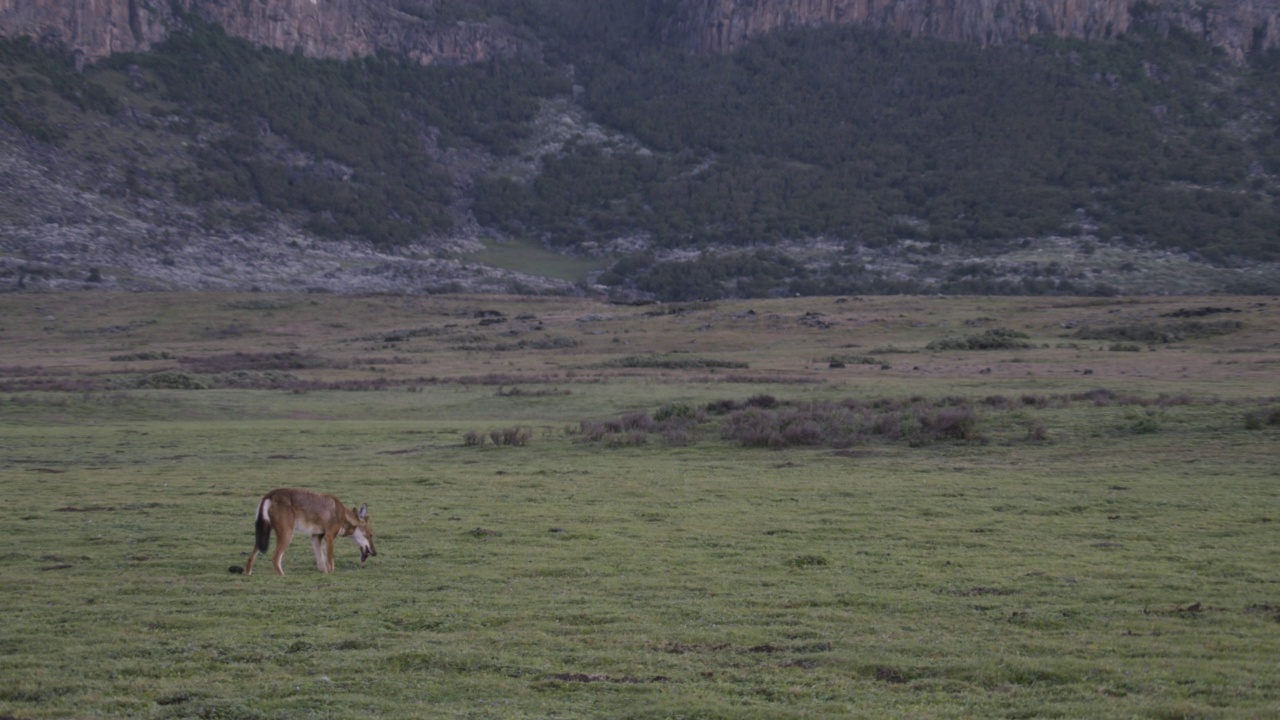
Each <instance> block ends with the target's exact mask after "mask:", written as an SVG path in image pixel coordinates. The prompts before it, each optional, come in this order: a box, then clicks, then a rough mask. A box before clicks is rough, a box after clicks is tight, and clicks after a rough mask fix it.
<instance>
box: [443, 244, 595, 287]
mask: <svg viewBox="0 0 1280 720" xmlns="http://www.w3.org/2000/svg"><path fill="white" fill-rule="evenodd" d="M482 242H483V243H484V248H485V249H484V250H483V251H482V252H479V253H476V254H474V255H470V256H468V257H469V258H470V259H471V260H473V261H475V262H477V263H480V264H482V265H489V266H492V267H496V268H502V269H504V270H514V271H516V272H523V273H528V274H530V275H541V276H544V277H549V278H555V279H557V280H565V281H568V282H585V281H586V279H587V275H588V273H590V272H591V271H593V270H601V269H603V268H604V266H605V263H604V262H603V261H600V260H590V259H581V258H575V257H569V256H567V255H561V254H560V253H557V252H552V251H551V250H548V249H546V248H545V247H543V246H542V245H540V244H538V243H536V242H532V241H528V240H506V241H502V242H499V241H496V240H484V241H482Z"/></svg>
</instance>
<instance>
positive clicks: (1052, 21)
mask: <svg viewBox="0 0 1280 720" xmlns="http://www.w3.org/2000/svg"><path fill="white" fill-rule="evenodd" d="M651 7H652V8H654V9H655V11H656V10H657V8H661V9H662V10H661V11H663V12H666V13H669V14H671V15H672V17H671V18H670V19H669V20H667V21H666V22H665V23H663V24H664V26H665V28H666V31H667V32H668V34H669V35H670V36H672V37H675V38H677V39H679V40H680V41H682V42H683V43H685V44H686V45H687V46H689V47H690V48H692V49H695V50H699V51H703V52H728V51H731V50H733V49H735V48H737V47H739V46H740V45H742V43H744V42H746V41H747V40H749V39H750V38H752V37H755V36H757V35H760V34H763V33H768V32H772V31H775V30H784V29H790V28H799V27H817V26H821V25H833V24H857V25H865V26H868V27H874V28H879V29H885V30H892V31H895V32H899V33H902V34H904V35H908V36H912V37H933V38H939V39H943V40H956V41H964V42H974V43H978V44H980V45H998V44H1005V43H1013V42H1020V41H1024V40H1026V39H1028V38H1031V37H1032V36H1035V35H1059V36H1064V37H1073V38H1083V39H1100V38H1106V37H1110V36H1113V35H1115V34H1118V33H1123V32H1125V31H1126V30H1127V29H1128V28H1129V26H1130V24H1131V22H1132V21H1133V18H1134V15H1135V12H1149V13H1154V16H1155V19H1156V20H1157V21H1158V22H1161V23H1164V24H1165V25H1166V26H1174V25H1176V26H1180V27H1183V28H1185V29H1187V30H1189V31H1191V32H1193V33H1196V34H1197V35H1200V36H1203V37H1205V38H1206V39H1207V40H1209V41H1210V42H1211V43H1212V44H1214V45H1217V46H1219V47H1222V48H1224V49H1225V50H1226V51H1227V53H1228V54H1230V55H1231V56H1232V57H1234V58H1237V59H1240V58H1243V57H1244V55H1245V54H1246V53H1248V52H1250V51H1253V50H1258V49H1269V48H1274V47H1278V46H1280V0H1221V1H1220V2H1214V1H1213V0H1153V1H1151V2H1146V1H1144V0H654V3H653V5H651ZM660 22H661V20H660Z"/></svg>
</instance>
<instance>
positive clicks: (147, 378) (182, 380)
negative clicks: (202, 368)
mask: <svg viewBox="0 0 1280 720" xmlns="http://www.w3.org/2000/svg"><path fill="white" fill-rule="evenodd" d="M138 387H140V388H150V389H153V390H206V389H208V387H209V383H208V382H206V381H205V380H204V379H202V378H199V377H197V376H195V375H188V374H187V373H184V372H179V371H177V370H165V371H162V372H156V373H151V374H150V375H143V376H142V377H140V378H138Z"/></svg>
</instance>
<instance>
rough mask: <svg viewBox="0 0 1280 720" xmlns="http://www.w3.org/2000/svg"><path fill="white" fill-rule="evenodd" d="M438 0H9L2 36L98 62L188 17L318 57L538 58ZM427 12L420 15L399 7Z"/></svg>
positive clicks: (0, 8)
mask: <svg viewBox="0 0 1280 720" xmlns="http://www.w3.org/2000/svg"><path fill="white" fill-rule="evenodd" d="M435 5H436V0H416V1H415V2H414V3H411V4H408V5H406V4H404V3H395V2H389V1H388V0H344V1H342V2H334V0H172V1H171V0H0V36H6V37H14V36H21V35H25V36H28V37H33V38H37V39H41V40H47V41H54V42H61V43H63V44H65V45H67V46H68V47H70V48H72V49H74V50H75V51H76V52H77V53H78V54H79V55H81V56H83V57H85V58H87V59H90V60H93V59H98V58H102V57H106V56H108V55H110V54H112V53H117V52H139V51H146V50H148V49H150V48H151V46H152V45H153V44H155V43H158V42H160V41H162V40H164V39H165V38H166V37H168V34H169V32H170V31H172V30H173V29H174V28H177V27H179V26H181V24H182V22H183V17H182V16H183V14H184V13H192V14H194V15H195V16H198V17H199V18H201V19H202V20H204V21H206V22H210V23H216V24H218V25H221V26H222V27H223V28H225V29H226V31H227V33H228V34H230V35H234V36H237V37H242V38H245V39H247V40H250V41H252V42H254V43H256V44H259V45H265V46H268V47H273V48H278V49H281V50H289V51H292V50H301V51H302V52H303V53H304V54H306V55H307V56H309V57H320V58H341V59H346V58H352V57H361V56H365V55H371V54H373V53H375V52H377V51H378V50H388V51H391V52H396V53H400V54H402V55H406V56H408V57H412V58H414V59H416V60H418V61H419V62H422V63H424V64H432V63H443V64H455V63H467V62H475V61H479V60H484V59H487V58H491V57H506V56H512V55H531V54H536V53H537V51H538V47H537V44H536V42H534V41H532V40H530V39H528V38H525V37H521V36H519V35H517V34H516V33H515V32H514V31H512V29H511V28H508V27H506V26H504V25H501V24H489V23H468V22H439V21H435V20H432V19H431V13H430V10H431V9H433V8H434V6H435ZM402 6H403V7H411V8H413V9H416V10H418V11H419V13H420V14H419V15H412V14H409V13H406V12H402V11H400V10H399V9H398V8H399V7H402Z"/></svg>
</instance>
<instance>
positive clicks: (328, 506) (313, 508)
mask: <svg viewBox="0 0 1280 720" xmlns="http://www.w3.org/2000/svg"><path fill="white" fill-rule="evenodd" d="M299 523H301V524H302V525H303V526H305V527H304V528H303V529H307V530H311V544H312V549H313V550H314V552H315V555H316V566H317V567H318V568H319V569H320V571H321V572H326V573H328V572H333V541H334V539H335V538H338V537H347V536H352V535H354V534H355V533H356V532H357V531H359V532H361V533H362V534H363V535H364V537H366V538H367V539H368V541H369V547H368V549H367V554H368V555H377V554H378V551H377V550H376V549H374V546H373V528H371V527H370V525H369V517H368V513H367V511H366V510H365V508H364V506H361V508H360V511H359V512H355V511H352V510H348V509H347V508H346V507H345V506H344V505H343V504H342V502H341V501H339V500H338V498H337V497H335V496H333V495H329V494H326V493H317V492H312V491H311V490H302V489H300V488H277V489H275V490H272V491H271V492H269V493H267V494H266V495H264V496H262V500H261V501H259V503H258V513H257V515H256V516H255V519H254V546H253V550H252V551H251V552H250V553H249V560H248V562H246V563H245V568H244V574H245V575H249V574H250V573H252V572H253V561H254V560H255V559H256V558H257V556H258V553H259V552H262V553H265V552H266V551H267V548H268V546H269V545H270V543H271V532H272V531H273V530H274V531H275V533H276V551H275V554H274V555H273V556H272V558H271V564H272V566H273V567H275V570H276V574H277V575H284V569H283V568H282V567H281V566H280V560H281V558H283V557H284V551H285V550H287V549H289V543H290V542H292V541H293V534H294V532H295V531H296V530H297V529H298V525H299ZM322 553H323V554H322ZM365 557H366V549H365V548H364V546H361V548H360V560H361V562H363V561H364V559H365Z"/></svg>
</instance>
